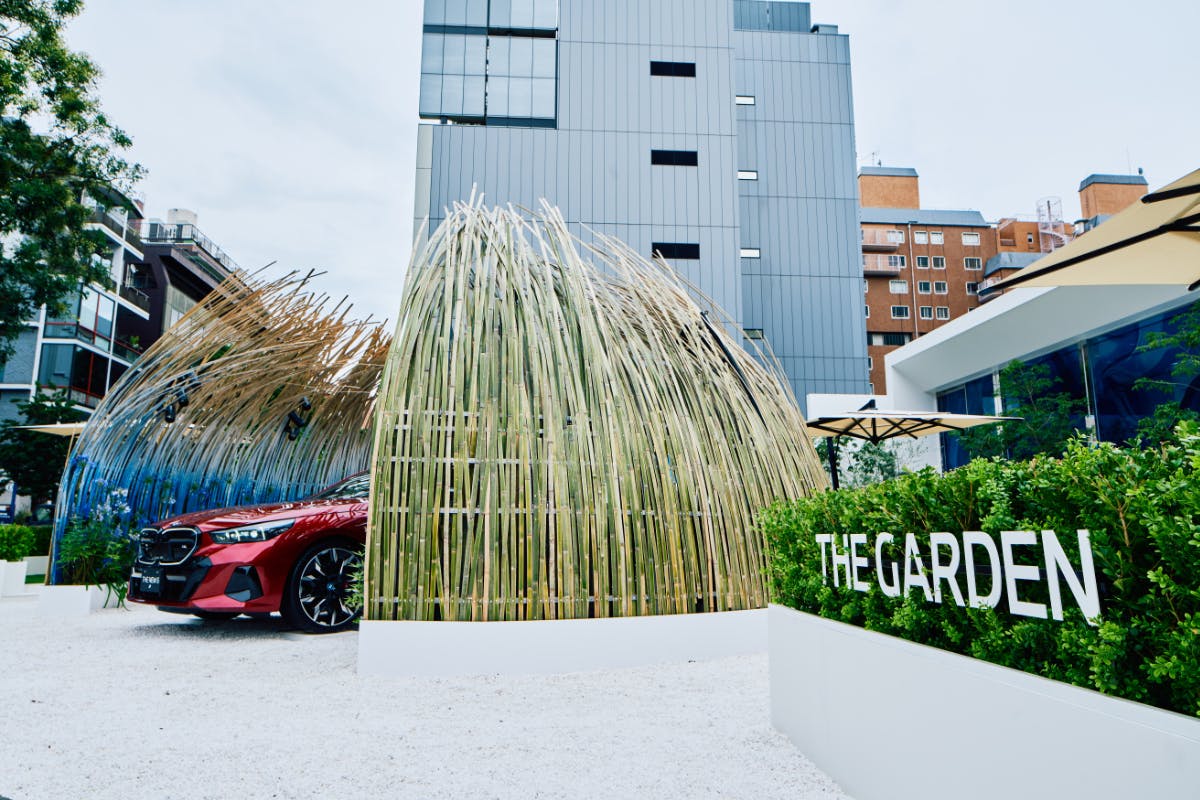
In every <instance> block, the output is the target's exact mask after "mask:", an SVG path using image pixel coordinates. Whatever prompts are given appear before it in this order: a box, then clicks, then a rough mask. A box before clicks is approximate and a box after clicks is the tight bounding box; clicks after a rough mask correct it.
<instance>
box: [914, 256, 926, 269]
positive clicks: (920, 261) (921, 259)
mask: <svg viewBox="0 0 1200 800" xmlns="http://www.w3.org/2000/svg"><path fill="white" fill-rule="evenodd" d="M917 269H929V256H917Z"/></svg>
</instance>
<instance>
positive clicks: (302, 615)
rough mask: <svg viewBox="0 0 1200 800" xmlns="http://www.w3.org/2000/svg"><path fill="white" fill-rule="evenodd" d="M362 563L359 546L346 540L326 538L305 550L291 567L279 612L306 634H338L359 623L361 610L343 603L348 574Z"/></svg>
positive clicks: (348, 578) (347, 585) (348, 581)
mask: <svg viewBox="0 0 1200 800" xmlns="http://www.w3.org/2000/svg"><path fill="white" fill-rule="evenodd" d="M361 564H362V547H361V546H360V545H358V544H355V543H354V542H352V541H350V540H348V539H325V540H324V541H320V542H317V543H316V544H314V545H313V546H312V547H310V548H308V549H307V550H305V551H304V555H302V556H300V558H299V559H297V561H296V564H295V565H294V566H293V567H292V574H291V577H290V578H289V579H288V583H287V589H286V590H285V591H284V595H283V602H282V603H281V604H280V608H279V612H280V613H281V614H282V615H283V618H284V620H286V621H287V623H288V624H289V625H291V626H292V627H294V628H298V629H300V630H302V631H304V632H305V633H337V632H338V631H344V630H347V629H349V628H352V627H354V626H355V625H356V624H358V617H359V614H360V613H361V612H362V609H361V608H351V607H350V606H347V605H346V603H345V599H346V595H347V594H348V592H349V589H350V575H351V573H352V572H353V571H354V570H355V569H356V568H357V567H358V566H359V565H361Z"/></svg>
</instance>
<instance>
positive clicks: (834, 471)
mask: <svg viewBox="0 0 1200 800" xmlns="http://www.w3.org/2000/svg"><path fill="white" fill-rule="evenodd" d="M837 443H838V437H836V436H830V437H829V446H828V447H826V448H825V449H826V450H828V451H829V479H830V480H831V481H832V482H833V488H834V490H835V491H836V490H837V488H838V457H837V447H838V444H837Z"/></svg>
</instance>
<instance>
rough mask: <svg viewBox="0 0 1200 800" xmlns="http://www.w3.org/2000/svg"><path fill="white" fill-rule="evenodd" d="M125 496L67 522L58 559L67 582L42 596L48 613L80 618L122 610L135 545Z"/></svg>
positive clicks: (111, 497)
mask: <svg viewBox="0 0 1200 800" xmlns="http://www.w3.org/2000/svg"><path fill="white" fill-rule="evenodd" d="M125 497H126V491H125V490H124V489H115V490H113V491H111V492H110V493H108V495H107V496H106V497H105V498H104V500H102V501H101V502H100V503H99V504H98V505H97V506H96V507H95V508H93V509H92V510H91V512H90V513H88V514H87V515H86V516H80V517H74V518H72V519H71V520H70V521H69V522H68V523H67V529H66V531H65V532H64V533H63V535H62V538H61V539H60V540H59V542H58V548H57V551H56V557H55V563H56V564H57V566H58V567H59V568H60V569H61V570H62V576H63V581H62V583H61V584H59V585H56V586H53V587H46V590H45V591H43V593H42V600H43V602H42V605H43V607H44V609H45V610H47V611H50V612H52V613H67V614H72V613H74V614H78V613H87V612H88V611H94V610H96V609H98V608H112V607H124V605H125V595H126V593H127V592H128V589H129V573H130V570H131V569H132V566H133V559H134V555H135V549H136V546H137V543H136V539H135V538H134V536H133V534H132V532H131V530H130V526H129V506H128V505H127V504H126V503H125Z"/></svg>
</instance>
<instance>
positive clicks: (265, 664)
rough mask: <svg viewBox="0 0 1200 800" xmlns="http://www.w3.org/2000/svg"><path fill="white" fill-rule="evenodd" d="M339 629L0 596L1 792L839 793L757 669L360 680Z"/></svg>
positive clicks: (733, 662) (18, 795)
mask: <svg viewBox="0 0 1200 800" xmlns="http://www.w3.org/2000/svg"><path fill="white" fill-rule="evenodd" d="M356 636H357V634H355V633H344V634H337V635H332V636H303V635H300V634H297V633H292V632H289V631H288V630H286V629H285V628H284V626H283V624H282V622H281V621H280V620H278V619H272V620H269V621H255V620H248V619H240V620H236V621H234V622H230V623H224V624H211V623H203V622H200V621H199V620H194V619H192V618H190V617H179V616H174V615H168V614H164V613H162V612H159V611H156V610H154V609H151V608H145V607H133V608H132V609H131V610H129V611H120V610H110V611H102V612H99V613H96V614H93V615H91V616H90V617H87V618H81V619H78V620H69V621H58V620H46V619H43V618H41V617H39V616H38V614H37V607H36V601H35V600H32V599H5V600H2V601H0V796H2V797H3V798H11V800H42V799H43V798H52V799H53V800H62V799H64V798H70V799H71V800H74V799H75V798H88V799H89V800H104V798H121V800H131V799H132V800H166V799H168V798H169V799H170V800H176V799H177V798H219V799H220V800H229V799H231V798H239V799H240V798H247V799H249V798H253V799H257V798H307V797H321V798H349V797H356V798H442V797H445V798H472V800H474V799H475V798H558V797H562V798H572V800H578V799H580V798H677V797H678V798H710V797H711V798H716V797H720V798H754V800H769V798H787V800H803V799H804V798H844V797H846V795H844V794H843V793H842V792H841V791H840V790H839V789H838V787H837V786H836V785H835V784H834V783H833V782H832V781H831V780H830V779H829V778H828V777H826V776H825V775H824V774H823V773H821V772H820V771H819V770H817V769H816V768H815V767H814V766H813V765H812V764H811V763H810V762H809V761H808V760H807V759H805V758H804V756H803V755H801V754H800V753H799V752H798V751H797V750H796V749H795V748H794V747H793V746H792V745H791V743H790V742H788V740H787V739H785V738H784V737H783V735H782V734H780V733H778V732H776V731H775V730H773V729H772V728H771V725H770V720H769V715H768V708H767V659H766V656H765V655H762V656H753V657H745V658H734V659H726V660H722V661H714V662H708V663H700V664H678V665H671V666H664V667H653V668H641V669H628V670H612V671H607V672H594V673H575V674H569V675H560V676H555V677H550V678H544V677H541V678H536V677H521V678H515V677H514V678H501V677H484V678H476V679H452V680H451V679H447V680H418V679H379V678H359V677H358V675H357V674H356V672H355V654H356V645H357V641H356Z"/></svg>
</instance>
